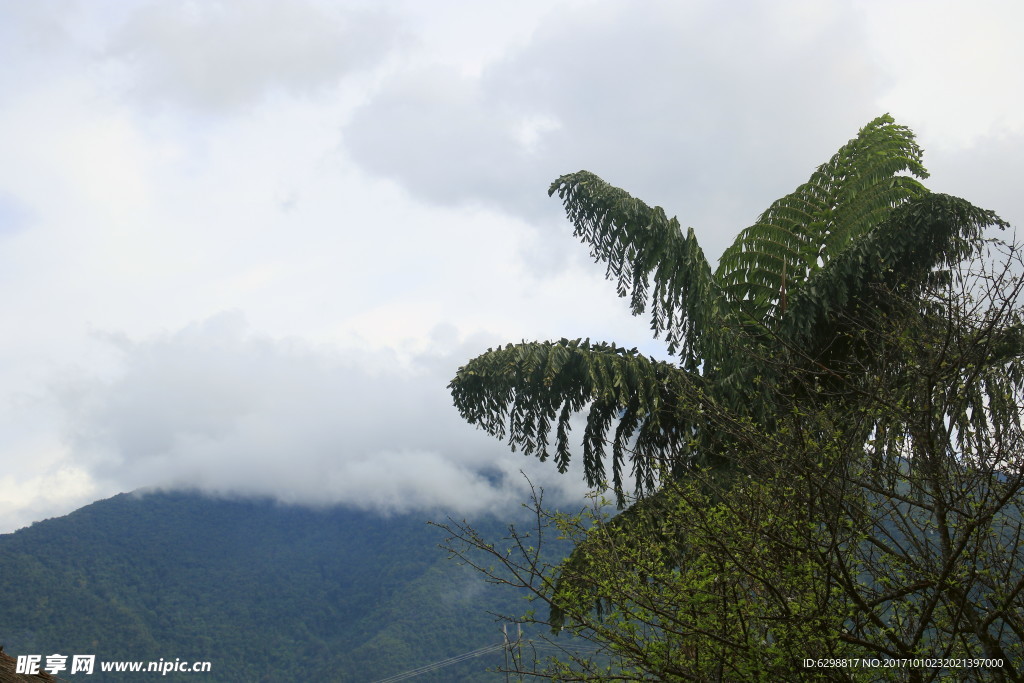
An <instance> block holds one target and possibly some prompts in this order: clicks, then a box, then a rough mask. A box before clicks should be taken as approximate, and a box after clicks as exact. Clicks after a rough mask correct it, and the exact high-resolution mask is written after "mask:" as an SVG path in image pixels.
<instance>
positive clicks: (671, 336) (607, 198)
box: [548, 171, 721, 370]
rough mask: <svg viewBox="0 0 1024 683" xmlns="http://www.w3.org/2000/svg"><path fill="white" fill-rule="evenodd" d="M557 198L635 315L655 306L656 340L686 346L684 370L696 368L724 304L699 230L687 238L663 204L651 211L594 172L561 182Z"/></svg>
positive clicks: (674, 347) (672, 346)
mask: <svg viewBox="0 0 1024 683" xmlns="http://www.w3.org/2000/svg"><path fill="white" fill-rule="evenodd" d="M555 193H558V196H559V198H561V200H562V203H563V204H564V205H565V210H566V213H567V214H568V217H569V220H570V221H572V224H573V226H574V227H575V232H574V234H575V235H576V236H577V237H579V238H580V239H581V240H582V241H583V242H585V243H587V244H589V245H590V253H591V255H592V256H593V257H594V259H595V260H597V261H604V262H605V263H607V264H608V266H607V276H608V277H609V278H610V279H613V280H615V282H616V283H617V286H618V293H619V296H622V297H625V296H629V297H630V302H631V307H632V311H633V314H634V315H640V314H641V313H643V312H644V311H645V310H647V309H648V307H649V309H650V313H651V329H652V330H653V331H654V334H655V336H656V337H657V336H659V335H661V334H662V333H664V334H665V339H666V341H667V342H668V347H669V353H673V354H674V353H676V351H677V350H678V349H679V348H680V347H682V348H683V353H682V356H683V359H684V366H685V367H687V369H690V370H693V369H694V368H695V366H696V363H697V362H698V361H697V360H696V359H697V358H698V357H699V356H700V355H701V351H700V349H701V347H700V344H701V341H702V338H703V335H706V334H707V333H708V331H709V329H711V328H712V327H713V325H711V322H712V319H713V317H714V315H715V309H716V303H717V302H718V301H720V300H721V293H720V292H719V291H718V289H717V287H716V286H715V282H714V280H713V278H712V276H711V267H710V266H709V265H708V261H707V258H706V257H705V256H704V252H703V251H702V250H701V248H700V245H699V244H698V243H697V238H696V236H695V235H694V233H693V229H689V230H688V231H687V232H686V233H685V234H684V233H683V231H682V229H681V228H680V226H679V221H678V220H676V219H675V218H672V219H669V218H668V217H667V216H666V215H665V211H664V210H663V209H662V208H661V207H654V208H651V207H649V206H647V205H646V204H644V203H643V202H641V201H640V200H639V199H636V198H634V197H632V196H631V195H630V194H629V193H627V192H625V191H623V190H620V189H619V188H617V187H614V186H612V185H609V184H608V183H606V182H605V181H603V180H601V179H600V178H598V177H597V176H596V175H594V174H593V173H589V172H587V171H579V172H577V173H570V174H568V175H564V176H562V177H561V178H559V179H558V180H556V181H555V182H554V183H552V184H551V187H550V189H549V190H548V194H549V195H553V194H555ZM652 286H653V289H651V287H652ZM719 308H720V307H719Z"/></svg>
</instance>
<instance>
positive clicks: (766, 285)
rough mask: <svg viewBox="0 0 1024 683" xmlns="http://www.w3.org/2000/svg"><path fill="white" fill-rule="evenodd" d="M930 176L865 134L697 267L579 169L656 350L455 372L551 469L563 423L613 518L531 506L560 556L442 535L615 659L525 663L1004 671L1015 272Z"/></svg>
mask: <svg viewBox="0 0 1024 683" xmlns="http://www.w3.org/2000/svg"><path fill="white" fill-rule="evenodd" d="M905 174H909V175H905ZM925 177H927V173H926V171H925V169H924V167H923V166H922V164H921V149H920V147H919V146H918V145H917V143H916V142H915V140H914V136H913V134H912V133H911V131H910V130H909V129H907V128H905V127H903V126H899V125H897V124H896V123H895V122H894V121H893V119H892V118H891V117H889V116H882V117H879V118H878V119H876V120H874V121H872V122H871V123H869V124H868V125H867V126H865V127H864V128H863V129H862V130H861V131H860V133H859V134H858V136H857V137H856V138H854V139H852V140H850V141H849V142H848V143H847V144H846V145H844V146H843V147H842V148H840V150H839V151H838V152H837V153H836V154H835V155H834V156H833V157H832V158H831V159H830V160H829V161H828V162H826V163H825V164H823V165H822V166H820V167H819V168H818V169H817V170H816V171H815V172H814V173H813V174H812V175H811V177H810V178H809V179H808V181H807V182H806V183H804V184H802V185H800V186H799V187H798V188H797V189H796V190H795V191H794V192H793V193H791V194H789V195H787V196H785V197H783V198H781V199H779V200H778V201H776V202H774V203H773V204H772V205H771V206H770V207H769V208H768V209H767V210H766V211H765V212H764V213H763V214H762V215H761V216H760V217H759V218H758V219H757V221H756V222H755V223H754V225H752V226H750V227H749V228H747V229H745V230H743V231H741V232H740V234H739V236H738V237H737V238H736V241H735V242H734V244H733V245H732V246H731V247H730V248H728V249H727V250H726V251H725V252H724V253H723V254H722V256H721V258H720V260H719V263H718V266H717V268H716V269H714V270H712V268H711V265H710V264H709V263H708V261H707V259H706V258H705V257H704V254H703V252H702V250H701V248H700V246H699V245H698V243H697V240H696V237H695V234H694V231H693V230H692V229H691V230H689V231H688V232H684V231H683V230H682V229H681V227H680V224H679V221H678V220H676V219H675V218H672V219H669V218H668V217H667V216H666V214H665V212H664V211H663V210H662V209H661V208H660V207H654V208H651V207H649V206H647V205H645V204H644V203H643V202H641V201H639V200H637V199H635V198H633V197H632V196H630V195H629V194H628V193H626V192H625V191H623V190H621V189H619V188H617V187H614V186H612V185H610V184H608V183H606V182H604V181H603V180H601V179H600V178H598V177H597V176H595V175H593V174H592V173H589V172H586V171H581V172H578V173H573V174H569V175H566V176H563V177H561V178H559V179H557V180H556V181H555V182H554V183H553V184H552V186H551V190H550V193H551V194H556V193H557V194H558V196H559V197H560V198H561V199H562V201H563V203H564V205H565V209H566V212H567V214H568V216H569V219H570V220H571V222H572V223H573V225H574V227H575V234H576V235H577V236H578V237H579V238H580V239H581V240H582V241H583V242H584V243H586V244H587V245H589V247H590V249H591V254H592V255H593V256H594V258H595V259H596V260H598V261H604V262H605V263H606V264H607V275H608V277H609V278H611V279H613V280H615V281H616V282H617V283H618V289H619V294H620V295H621V296H628V297H630V299H631V304H632V310H633V313H634V314H637V315H639V314H642V313H645V312H649V313H650V315H651V328H652V330H653V331H654V333H655V336H663V337H664V338H665V339H666V341H667V344H668V351H669V353H670V354H672V355H673V356H675V359H674V361H671V362H669V361H663V360H658V359H655V358H652V357H648V356H644V355H642V354H640V353H639V352H638V351H637V350H636V349H635V348H634V349H626V348H623V347H620V346H617V345H615V344H608V343H592V342H590V340H586V341H581V340H567V339H562V340H560V341H557V342H523V343H520V344H509V345H506V346H504V347H499V348H496V349H490V350H488V352H487V353H485V354H483V355H481V356H479V357H477V358H474V359H472V360H471V361H469V362H468V363H467V364H466V365H465V366H463V367H462V368H460V369H459V371H458V373H457V374H456V376H455V378H454V379H453V380H452V382H451V385H450V388H451V390H452V395H453V398H454V401H455V405H456V407H457V408H458V410H459V411H460V412H461V414H462V415H463V417H464V418H465V419H466V420H468V421H469V422H471V423H473V424H476V425H478V426H480V427H481V428H483V429H484V430H486V431H488V432H489V433H491V434H493V435H495V436H497V437H499V438H504V439H507V440H508V442H509V443H510V444H511V445H512V447H513V448H521V449H522V450H523V451H524V452H526V453H528V454H530V453H532V454H536V455H537V456H538V457H540V459H542V460H544V459H547V458H548V457H549V456H553V458H554V461H555V463H556V465H557V466H558V467H559V469H560V470H561V471H563V472H564V471H565V470H566V468H567V465H568V462H569V459H570V457H572V456H573V450H572V449H571V448H570V432H571V428H572V427H573V425H574V424H579V423H582V424H583V425H584V429H583V435H582V440H581V441H582V461H583V471H584V476H585V477H586V479H587V482H588V483H589V484H590V485H591V486H594V487H596V488H598V489H600V490H603V489H604V488H605V487H607V488H609V489H610V490H611V491H612V492H613V493H614V495H615V499H616V503H617V505H618V507H620V508H623V509H624V510H623V512H622V513H621V514H619V515H618V516H617V517H614V518H611V517H610V516H609V515H608V513H607V511H606V510H605V509H604V507H603V506H602V505H598V506H596V508H595V509H594V510H593V511H591V512H589V513H586V514H584V515H582V516H564V515H558V514H554V513H550V512H548V511H546V510H544V509H543V507H542V506H541V505H539V504H537V505H536V506H535V507H536V512H537V519H538V520H539V523H538V525H537V529H536V533H535V534H534V537H535V538H536V537H538V536H540V535H542V534H543V533H545V532H547V533H549V534H557V535H559V536H565V537H568V538H570V539H572V540H573V541H574V542H575V543H576V549H575V550H574V551H573V553H572V555H571V557H569V558H568V559H567V560H566V561H565V562H564V563H562V564H560V565H558V566H549V565H546V564H545V563H543V562H541V561H538V560H537V558H536V557H535V556H534V555H533V554H532V553H531V552H530V551H529V549H524V551H523V552H521V553H518V554H517V555H516V556H514V557H502V556H501V555H500V554H498V553H495V552H493V550H492V549H491V548H490V547H489V546H488V545H487V543H486V542H480V541H479V540H478V537H477V536H475V535H474V531H473V530H472V529H471V528H468V527H457V528H456V527H453V528H452V531H453V534H454V536H455V537H456V539H458V540H460V541H462V542H463V543H465V544H466V545H465V546H463V547H466V548H467V550H466V551H465V556H466V557H473V556H474V553H473V550H474V549H475V550H476V551H478V552H479V553H481V554H482V555H483V556H485V557H486V556H490V559H491V560H492V561H497V563H498V564H497V566H498V569H497V570H491V571H488V570H485V573H490V574H492V575H493V576H495V577H511V578H510V579H509V582H510V583H511V584H513V585H517V586H519V587H520V588H524V589H530V590H533V591H534V593H535V595H536V596H537V597H538V598H540V599H541V600H543V601H544V602H546V603H547V604H548V605H549V607H550V612H549V614H548V615H547V616H546V617H543V618H538V617H536V616H533V617H528V620H529V621H531V622H533V623H543V624H546V625H548V626H550V627H552V628H553V629H554V630H555V631H558V630H560V629H563V628H567V629H570V630H572V631H573V632H576V633H579V634H581V635H583V636H584V637H587V638H590V639H591V640H593V641H594V642H595V643H597V644H599V645H601V646H602V647H603V648H604V649H605V651H606V652H607V653H608V654H609V655H610V656H611V657H612V658H613V660H614V662H615V667H613V669H612V670H610V671H604V670H603V669H602V666H601V665H598V664H595V663H591V662H585V661H583V662H575V663H571V664H569V663H564V662H563V663H555V664H552V665H550V667H549V668H546V669H544V668H543V666H542V667H541V668H542V669H543V670H544V672H546V673H547V674H548V675H557V676H559V677H561V678H563V679H567V680H576V679H579V680H591V679H592V678H602V677H605V678H609V679H615V680H618V679H619V678H617V677H625V678H627V679H645V680H646V679H656V680H664V679H670V680H691V679H692V680H729V681H738V680H750V681H761V680H793V679H796V678H809V679H816V678H817V677H818V675H819V671H814V670H810V669H809V668H808V667H807V666H806V665H805V663H804V662H805V660H806V659H807V658H811V659H814V658H820V659H823V660H832V661H835V660H843V661H845V660H847V659H851V658H857V659H858V661H860V659H859V658H862V657H863V658H868V659H871V658H877V659H879V660H886V659H901V660H907V661H911V662H914V661H918V659H919V658H938V660H939V661H946V659H948V660H949V661H953V662H956V661H960V660H961V659H970V660H972V661H975V660H976V659H980V660H984V661H987V662H992V663H990V664H988V665H986V667H985V669H984V671H983V672H982V674H979V675H984V676H986V677H992V678H993V679H995V680H1022V676H1021V674H1019V673H1018V671H1019V665H1020V664H1021V662H1022V661H1024V542H1022V539H1024V536H1022V531H1021V519H1022V516H1024V515H1022V510H1024V430H1022V420H1021V406H1022V405H1024V308H1022V299H1024V278H1022V275H1021V273H1022V272H1024V259H1022V257H1021V253H1022V252H1021V247H1020V246H1018V245H1016V244H1014V243H1013V242H1012V241H1011V242H1004V241H1001V240H999V239H998V236H999V234H1000V233H999V231H1000V230H1003V229H1005V228H1006V227H1007V225H1006V223H1005V222H1004V221H1002V220H1001V219H1000V218H999V217H998V216H996V215H995V214H994V213H992V212H991V211H987V210H983V209H980V208H977V207H975V206H973V205H971V204H970V203H969V202H967V201H965V200H963V199H960V198H957V197H952V196H949V195H943V194H937V193H932V192H930V191H928V190H927V189H926V188H925V187H924V186H923V185H922V184H921V182H920V181H919V180H918V178H925ZM630 480H632V481H630ZM630 484H631V485H630ZM478 562H479V563H480V566H481V567H483V566H484V564H485V563H484V562H483V561H482V560H478ZM963 666H964V665H947V664H938V665H928V666H925V665H920V664H919V665H914V666H907V667H906V668H905V669H904V670H902V671H901V672H900V673H901V675H905V677H906V678H907V679H908V680H915V681H917V680H920V681H924V680H935V679H936V678H938V677H943V676H947V675H959V674H960V673H962V672H960V671H958V669H959V668H962V667H963ZM968 673H971V672H968ZM974 673H978V672H977V671H976V672H974ZM829 674H830V675H831V676H832V677H834V678H843V679H857V680H860V679H865V680H874V679H875V678H877V677H878V675H879V672H878V671H870V670H866V671H863V672H862V671H853V670H848V671H830V672H829Z"/></svg>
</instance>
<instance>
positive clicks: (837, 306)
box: [781, 194, 1006, 360]
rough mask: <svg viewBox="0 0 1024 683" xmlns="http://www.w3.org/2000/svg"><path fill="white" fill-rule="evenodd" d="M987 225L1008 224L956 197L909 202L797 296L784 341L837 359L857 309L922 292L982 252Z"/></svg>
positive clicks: (931, 196)
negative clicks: (840, 339) (943, 272)
mask: <svg viewBox="0 0 1024 683" xmlns="http://www.w3.org/2000/svg"><path fill="white" fill-rule="evenodd" d="M989 226H996V227H1000V228H1004V227H1006V223H1005V222H1004V221H1003V220H1002V219H1001V218H999V217H998V216H997V215H996V214H994V213H993V212H991V211H987V210H984V209H979V208H978V207H976V206H973V205H972V204H970V203H969V202H967V201H965V200H963V199H959V198H957V197H951V196H949V195H944V194H925V195H923V196H921V197H919V198H917V199H914V200H912V201H909V202H907V203H905V204H903V205H902V206H900V207H899V208H897V209H896V210H894V211H893V212H892V213H891V215H890V216H889V217H888V218H887V219H886V220H885V221H884V222H882V223H881V224H880V225H878V226H877V227H876V228H875V229H873V230H871V231H870V232H868V233H867V234H865V235H862V236H861V237H860V239H858V240H857V241H856V242H855V243H853V244H851V245H850V247H849V248H847V249H846V250H844V251H843V252H842V253H841V254H839V255H838V256H837V257H836V258H834V259H832V260H831V261H830V262H829V263H827V264H826V265H825V266H823V267H822V268H820V269H819V270H817V271H815V272H814V273H812V274H811V275H810V276H809V277H808V278H807V281H806V282H805V283H804V285H803V286H802V287H801V288H800V289H798V290H797V291H795V292H793V294H792V295H791V296H790V299H789V308H788V309H787V311H786V314H785V316H784V318H783V321H782V325H781V334H782V336H783V337H784V338H785V339H787V340H789V342H790V343H792V344H794V345H797V346H800V347H802V348H804V349H805V350H807V352H808V353H811V354H817V353H822V352H824V350H825V349H829V354H830V355H831V356H836V355H837V354H839V353H840V351H841V350H842V347H841V345H839V346H837V345H836V343H835V342H836V337H837V333H838V331H839V330H840V329H841V327H842V326H843V325H844V324H846V321H848V320H850V319H851V318H855V317H856V310H854V309H860V310H884V309H885V308H886V306H887V304H888V302H889V300H891V298H892V297H891V294H889V292H893V291H896V290H899V291H901V292H902V293H903V296H907V295H910V294H914V293H917V292H920V291H921V290H922V288H923V287H924V286H925V285H926V284H928V282H929V279H930V278H932V277H933V275H934V273H935V270H936V269H941V268H944V267H949V266H952V265H953V264H955V263H957V262H959V261H960V260H961V259H963V258H965V257H966V256H967V255H968V254H970V253H971V252H972V251H976V250H977V249H979V248H980V246H981V245H982V235H983V231H984V229H985V228H986V227H989ZM848 360H858V359H853V358H850V359H848ZM859 360H865V359H859Z"/></svg>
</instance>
